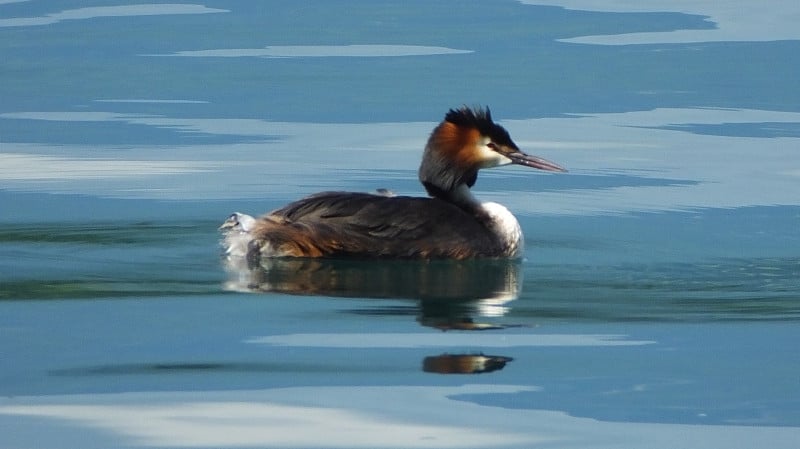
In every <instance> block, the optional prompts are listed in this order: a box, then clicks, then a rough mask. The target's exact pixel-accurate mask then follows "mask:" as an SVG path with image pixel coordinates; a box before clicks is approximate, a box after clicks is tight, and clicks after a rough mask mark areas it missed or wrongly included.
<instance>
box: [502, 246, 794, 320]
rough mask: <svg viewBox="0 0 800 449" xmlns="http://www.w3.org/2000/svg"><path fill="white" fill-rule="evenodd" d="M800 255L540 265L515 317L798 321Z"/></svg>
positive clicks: (532, 272) (516, 307) (530, 278)
mask: <svg viewBox="0 0 800 449" xmlns="http://www.w3.org/2000/svg"><path fill="white" fill-rule="evenodd" d="M799 273H800V259H797V258H760V259H733V260H720V261H716V262H715V263H696V264H689V263H685V264H679V263H663V264H624V265H619V266H612V267H597V266H588V265H585V266H581V265H577V266H571V267H565V266H540V267H535V268H534V269H532V270H529V272H527V273H526V282H525V285H524V286H523V292H524V293H523V296H522V298H523V299H521V300H520V301H517V302H515V303H514V304H513V305H512V307H511V310H512V314H513V316H524V317H528V318H529V319H545V320H568V321H574V320H578V321H584V320H588V321H603V322H612V321H618V322H647V321H653V322H656V321H665V322H718V321H798V320H800V302H799V301H798V292H799V291H800V280H798V279H800V278H798V274H799Z"/></svg>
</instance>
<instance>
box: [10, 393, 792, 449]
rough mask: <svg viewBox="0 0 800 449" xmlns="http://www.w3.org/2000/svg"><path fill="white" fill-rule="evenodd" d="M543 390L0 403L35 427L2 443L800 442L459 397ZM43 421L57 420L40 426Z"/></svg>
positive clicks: (788, 435) (733, 429) (663, 447)
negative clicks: (511, 406)
mask: <svg viewBox="0 0 800 449" xmlns="http://www.w3.org/2000/svg"><path fill="white" fill-rule="evenodd" d="M535 391H538V389H537V388H531V387H521V386H514V385H463V386H459V387H443V386H434V387H402V386H394V387H365V386H356V387H299V388H285V389H272V390H260V391H258V390H256V391H225V392H222V391H204V392H195V393H188V392H187V393H176V392H166V393H164V392H159V393H155V392H151V393H127V394H89V395H75V396H50V397H47V396H44V397H41V396H40V397H16V398H0V425H2V426H4V428H8V429H12V428H17V427H15V426H19V428H20V429H27V430H28V431H31V430H32V431H33V432H35V436H34V434H33V433H31V432H28V433H27V434H26V435H27V438H25V437H22V438H16V439H15V438H13V437H14V436H13V435H11V436H10V435H8V434H5V435H3V434H0V444H1V443H3V442H4V441H5V440H8V439H10V441H15V442H17V445H16V446H20V447H22V446H24V447H39V448H42V449H47V448H55V447H88V446H91V447H106V446H117V445H125V446H130V445H138V446H151V447H209V448H216V447H331V448H361V447H365V448H367V447H368V448H450V447H452V448H465V447H471V448H479V447H487V448H504V447H508V448H511V447H513V448H521V447H541V446H543V445H544V446H546V447H560V448H565V449H578V448H580V449H587V448H598V449H599V448H608V447H626V448H627V447H631V448H632V447H647V448H650V449H673V448H675V447H676V442H680V444H679V446H680V447H703V448H705V449H723V448H724V449H750V448H753V447H769V448H771V449H794V448H796V447H797V441H798V438H800V428H798V427H758V426H735V425H720V424H716V425H701V424H692V425H685V424H660V423H636V422H603V421H598V420H595V419H589V418H579V417H573V416H569V415H568V414H566V413H564V412H561V411H545V410H535V409H533V410H532V409H525V408H521V409H508V408H504V407H492V406H484V405H480V404H477V403H474V402H471V401H468V400H467V401H463V400H456V399H455V398H454V397H457V396H458V395H465V394H466V395H470V394H492V393H494V394H498V393H499V394H512V395H513V394H515V393H521V392H535ZM36 418H39V419H41V418H45V419H54V420H58V421H57V422H55V423H52V422H48V421H32V420H33V419H36ZM65 423H71V424H72V426H68V425H65ZM31 426H34V427H31ZM76 428H77V429H76ZM109 434H110V435H111V437H109V436H108V435H109ZM4 437H5V438H4ZM27 439H31V440H35V443H32V442H31V441H26V440H27Z"/></svg>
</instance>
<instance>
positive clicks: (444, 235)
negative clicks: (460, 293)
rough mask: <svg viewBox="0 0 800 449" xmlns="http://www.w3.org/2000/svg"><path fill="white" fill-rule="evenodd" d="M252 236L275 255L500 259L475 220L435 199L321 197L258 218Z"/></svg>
mask: <svg viewBox="0 0 800 449" xmlns="http://www.w3.org/2000/svg"><path fill="white" fill-rule="evenodd" d="M253 235H254V238H255V241H256V242H257V243H256V244H257V245H258V247H259V248H261V249H262V250H263V249H265V248H271V249H272V250H273V252H274V253H275V254H268V255H278V256H293V257H365V258H381V257H392V258H423V259H434V258H452V259H466V258H473V257H499V256H502V254H498V253H497V252H498V245H497V243H496V242H495V241H494V239H493V238H492V237H491V235H490V234H488V233H487V231H486V228H485V227H484V226H483V224H481V222H480V221H478V220H477V219H476V218H475V216H474V215H473V214H472V213H470V212H468V211H466V210H464V209H461V208H459V207H458V206H455V205H453V204H451V203H449V202H446V201H442V200H439V199H435V198H418V197H406V196H399V197H385V196H378V195H371V194H366V193H350V192H325V193H319V194H316V195H312V196H310V197H307V198H304V199H301V200H299V201H296V202H294V203H291V204H289V205H287V206H285V207H283V208H281V209H277V210H275V211H272V212H270V213H269V214H267V215H265V216H264V217H261V218H260V219H259V220H258V223H257V224H256V226H255V228H254V230H253Z"/></svg>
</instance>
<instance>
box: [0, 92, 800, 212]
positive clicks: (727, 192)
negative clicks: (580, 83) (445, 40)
mask: <svg viewBox="0 0 800 449" xmlns="http://www.w3.org/2000/svg"><path fill="white" fill-rule="evenodd" d="M0 118H2V119H27V120H52V121H64V122H70V121H76V122H78V121H84V122H92V121H115V122H123V123H128V124H132V125H145V126H152V127H156V128H161V129H172V130H175V131H177V132H181V133H198V134H204V135H205V134H208V135H235V136H248V137H249V136H252V137H255V138H256V139H258V138H265V139H266V138H273V140H269V141H265V142H256V143H239V144H228V145H207V144H204V145H179V146H174V147H171V148H170V155H171V157H172V158H173V159H176V160H182V159H185V160H189V161H196V162H192V163H198V164H199V163H201V161H200V160H202V161H204V162H207V163H208V164H211V165H213V166H214V167H215V168H216V173H215V175H214V176H213V177H209V178H207V179H205V180H204V183H203V184H202V185H197V183H194V184H187V183H184V184H181V185H180V186H178V187H177V188H172V189H170V190H169V192H168V195H171V196H170V198H172V199H176V198H181V199H197V198H228V197H233V193H232V192H235V195H236V196H235V197H236V198H239V197H241V196H245V197H250V196H252V197H259V198H261V197H264V196H265V195H268V194H269V195H274V196H275V197H276V198H278V197H280V199H286V198H285V197H286V196H287V195H298V194H304V193H312V192H314V191H319V190H326V189H332V188H337V189H341V188H350V187H343V185H342V183H345V184H346V183H347V182H353V181H354V180H355V179H356V177H357V173H358V170H397V169H398V167H401V168H404V169H406V170H407V173H408V180H409V181H411V180H413V178H414V171H415V170H416V168H417V165H418V163H419V162H418V161H419V154H420V152H421V149H422V147H423V146H424V144H425V141H424V139H425V136H426V135H427V134H428V133H429V132H430V129H431V127H432V126H434V125H435V124H434V123H424V122H409V123H365V124H319V123H300V122H297V123H293V122H270V121H267V120H257V119H203V118H171V117H163V116H153V115H137V114H119V113H110V112H88V111H87V112H64V111H51V112H12V113H3V114H0ZM737 123H744V124H755V125H758V124H759V123H787V124H788V126H795V124H797V123H800V114H798V113H794V112H778V111H763V110H744V109H704V108H695V109H655V110H652V111H640V112H629V113H619V114H592V115H583V116H580V117H571V118H551V119H530V120H505V121H503V124H504V125H506V126H507V128H508V129H509V130H510V131H511V133H512V134H513V135H514V137H515V140H516V141H517V143H518V144H520V146H521V147H522V148H524V149H529V150H530V149H533V150H534V152H536V153H537V154H541V155H542V156H545V157H548V158H549V159H552V160H556V161H558V162H559V163H561V164H562V165H564V166H566V167H568V168H569V169H570V171H571V174H566V175H559V177H561V176H563V177H564V178H561V179H563V180H564V181H566V180H568V179H569V178H568V177H569V176H572V175H584V176H583V177H582V178H580V179H578V180H577V182H575V183H574V187H571V188H559V189H547V188H546V186H547V185H548V182H549V181H550V180H549V179H548V178H546V177H545V176H541V177H539V176H534V175H530V174H529V173H527V172H524V171H521V170H524V169H515V168H507V169H501V170H496V171H495V172H494V173H491V172H490V173H487V175H486V176H496V177H498V178H502V177H505V176H509V175H512V176H513V175H514V174H515V173H514V170H516V174H518V175H519V176H523V175H524V176H526V177H527V179H530V182H531V183H532V184H536V185H540V186H543V187H544V188H545V190H543V191H540V192H532V191H529V189H526V188H525V187H520V188H519V190H517V191H491V190H490V191H482V185H483V184H481V183H480V182H479V183H478V185H477V186H476V192H477V195H478V196H479V197H480V198H481V199H482V200H487V201H497V202H500V203H502V204H504V205H505V206H507V207H508V208H509V209H511V210H512V211H513V212H514V213H517V214H552V215H601V214H602V215H606V214H610V215H613V214H627V213H638V212H665V211H686V210H693V209H700V208H735V207H748V206H792V205H800V196H798V195H797V194H796V191H797V189H796V184H797V175H798V172H800V164H798V163H797V160H798V159H797V158H796V157H795V153H796V151H795V149H796V148H797V142H798V139H797V138H795V137H791V136H788V137H773V138H769V139H767V138H761V137H735V136H733V137H728V136H720V135H711V134H700V133H694V132H686V131H690V130H691V129H692V128H691V127H687V126H685V125H695V126H698V127H703V126H707V125H718V124H737ZM765 126H766V125H765ZM665 127H667V128H666V129H665ZM565 136H569V140H565ZM276 137H277V138H276ZM4 145H5V146H4V148H5V149H6V152H7V153H26V154H28V153H32V152H36V153H42V152H45V153H53V152H55V151H56V147H55V146H47V145H40V144H14V143H7V144H4ZM13 145H17V146H19V149H18V150H9V149H10V148H14V147H13ZM297 148H307V149H309V150H310V151H313V158H314V163H313V164H309V163H307V160H304V159H302V158H300V159H298V157H297ZM94 150H95V152H96V151H100V149H99V148H97V147H94ZM135 150H136V152H137V154H139V155H147V154H150V153H154V158H155V159H159V158H160V157H161V156H160V155H161V154H162V153H163V151H158V152H156V150H154V149H153V148H152V147H141V148H136V149H135ZM58 151H59V152H62V150H61V149H58ZM754 154H755V155H756V156H754ZM266 155H269V157H266ZM146 157H147V156H143V158H146ZM754 158H755V159H754ZM754 161H755V163H753V162H754ZM190 167H192V166H191V165H190ZM193 168H200V169H202V168H203V167H197V166H195V167H193ZM6 171H8V170H6ZM265 174H269V176H267V177H265ZM322 174H324V175H325V176H322ZM332 175H333V176H332ZM587 175H588V176H587ZM592 177H594V178H592ZM601 177H610V178H611V180H610V181H609V182H608V185H606V186H604V185H603V184H604V181H602V180H601ZM614 177H618V179H614ZM2 179H4V178H3V177H2V176H0V181H1V180H2ZM5 179H8V178H5ZM164 179H165V181H166V180H167V179H166V178H164ZM298 179H303V180H304V184H303V186H304V187H306V190H302V191H300V192H298V189H296V188H294V189H288V188H287V186H296V185H297V184H296V183H297V180H298ZM593 179H594V180H593ZM648 179H655V181H653V182H648ZM331 180H334V181H331ZM595 180H596V181H595ZM673 181H674V183H672V182H673ZM131 182H132V181H131ZM331 182H332V183H331ZM126 183H128V181H126ZM232 183H235V184H238V185H242V186H248V188H240V189H238V190H232V189H231V188H230V186H231V184H232ZM8 184H11V183H8ZM582 184H588V185H583V186H582ZM500 185H502V183H501V184H500ZM249 186H258V187H257V188H251V187H249ZM0 187H5V188H9V187H7V186H2V183H0ZM67 187H68V190H69V191H70V192H73V191H74V192H75V193H85V192H86V191H91V188H92V186H90V185H83V186H81V185H78V186H67ZM132 187H135V186H129V185H120V186H113V188H111V189H108V188H106V189H105V190H104V194H106V195H109V194H110V195H117V196H125V195H127V194H128V192H129V191H130V190H129V189H130V188H132ZM151 187H154V188H155V187H160V186H151ZM173 187H175V186H173ZM374 187H375V188H378V187H385V188H390V189H394V188H395V186H394V185H392V184H391V183H389V184H388V185H387V184H376V185H374ZM11 188H21V187H20V186H18V185H13V184H12V187H11ZM23 188H31V187H30V186H27V187H23ZM37 188H39V190H45V191H47V190H48V189H49V190H54V191H59V190H58V189H59V188H60V189H61V190H64V189H65V187H63V186H55V185H53V184H47V185H43V186H38V187H37ZM395 190H397V189H395ZM157 193H158V191H156V190H152V191H149V194H151V195H152V196H154V197H163V196H164V195H166V194H163V195H156V194H157ZM398 193H399V194H411V195H420V194H421V189H416V190H412V191H398Z"/></svg>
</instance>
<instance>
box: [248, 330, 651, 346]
mask: <svg viewBox="0 0 800 449" xmlns="http://www.w3.org/2000/svg"><path fill="white" fill-rule="evenodd" d="M624 338H625V336H624V335H589V334H586V335H581V334H534V335H532V334H519V335H514V334H512V335H508V334H481V335H475V334H455V333H449V334H441V333H438V334H427V333H425V334H423V333H417V334H414V333H382V334H374V333H373V334H322V333H320V334H288V335H270V336H266V337H255V338H251V339H249V340H246V341H245V342H246V343H255V344H264V345H274V346H293V347H316V348H425V347H436V348H439V347H462V348H463V347H465V346H471V347H479V348H484V347H485V348H510V347H515V346H548V347H550V346H640V345H648V344H654V343H655V342H654V341H648V340H625V339H624Z"/></svg>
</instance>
